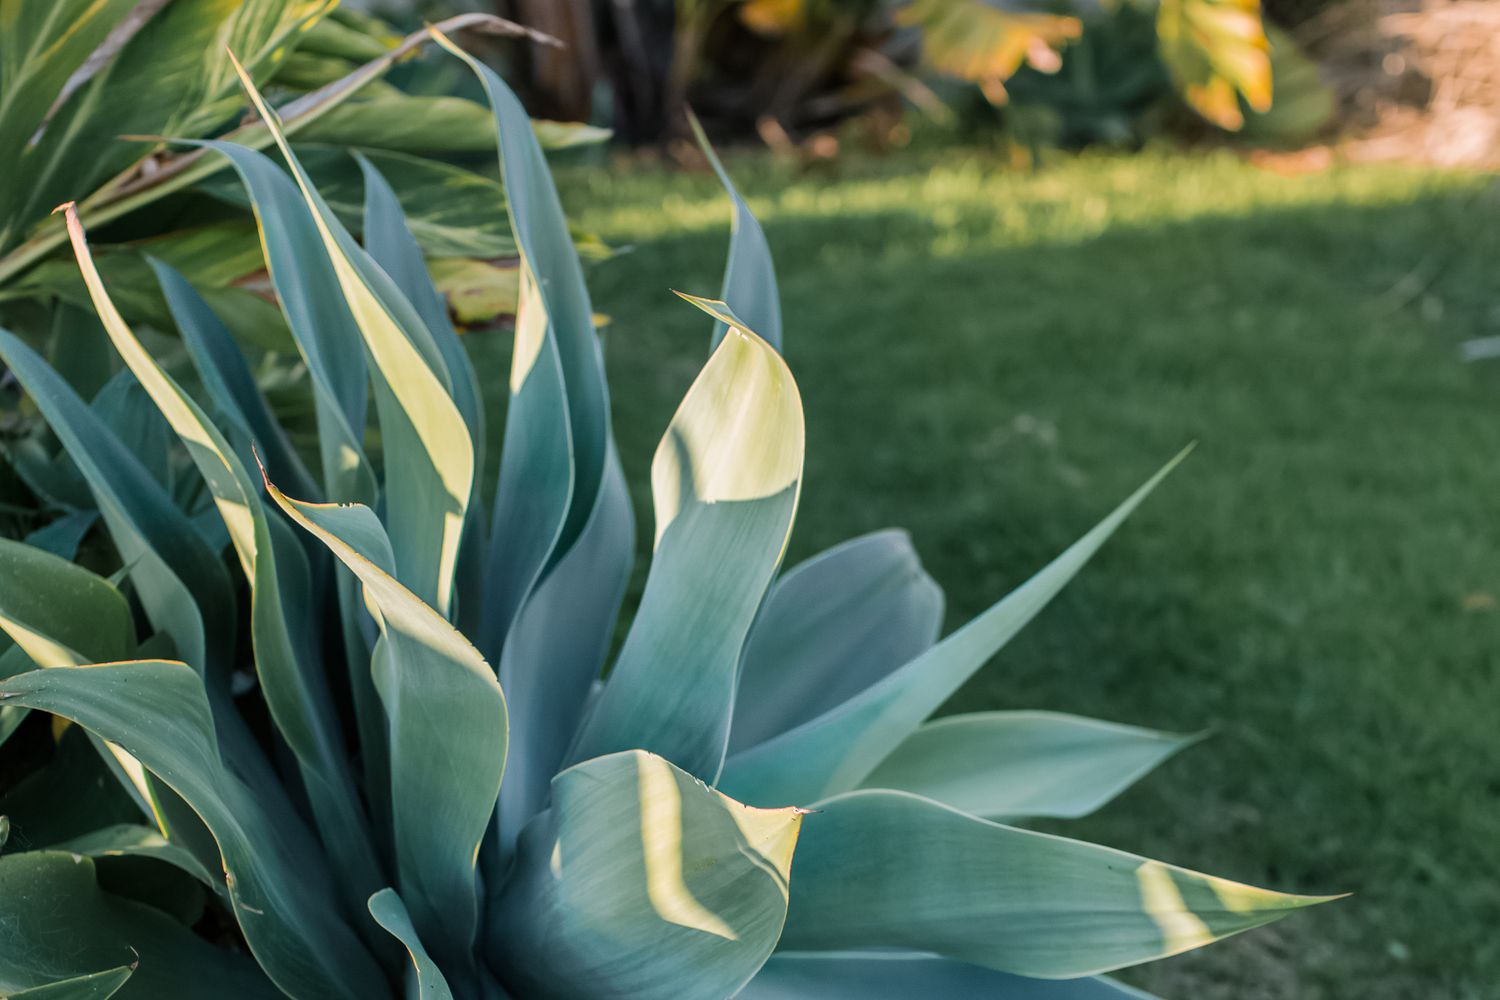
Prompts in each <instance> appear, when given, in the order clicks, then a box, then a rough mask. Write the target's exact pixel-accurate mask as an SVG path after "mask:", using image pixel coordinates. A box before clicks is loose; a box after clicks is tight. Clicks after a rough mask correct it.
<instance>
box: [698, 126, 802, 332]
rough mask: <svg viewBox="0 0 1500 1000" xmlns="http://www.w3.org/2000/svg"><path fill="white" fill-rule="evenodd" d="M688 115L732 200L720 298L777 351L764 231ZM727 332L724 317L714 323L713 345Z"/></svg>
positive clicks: (776, 312) (777, 298) (772, 275)
mask: <svg viewBox="0 0 1500 1000" xmlns="http://www.w3.org/2000/svg"><path fill="white" fill-rule="evenodd" d="M687 116H688V124H689V125H691V126H692V128H693V136H694V138H696V139H697V140H698V146H699V148H701V149H702V150H703V155H704V156H706V157H708V162H709V165H710V166H711V167H713V168H714V173H716V174H718V175H719V183H721V184H723V185H724V190H725V191H727V192H728V193H729V198H730V200H731V201H732V202H734V219H733V221H732V223H731V224H730V229H729V261H728V263H727V264H725V266H724V290H723V291H722V292H721V293H720V295H719V298H721V299H723V300H724V302H725V304H726V305H728V307H729V309H730V311H731V312H733V313H734V314H735V315H737V316H743V317H744V318H745V322H746V323H747V324H749V327H750V329H752V330H754V331H755V332H756V333H758V334H760V335H761V336H762V337H763V338H765V341H766V343H768V344H770V345H771V346H772V347H774V348H776V350H778V351H780V350H781V293H780V292H779V291H778V290H777V288H776V266H775V264H773V263H772V261H771V247H770V244H768V243H767V242H766V234H765V232H764V231H763V230H762V229H761V228H760V223H759V222H757V221H756V218H755V215H754V214H753V213H751V211H750V206H749V205H747V204H745V199H743V198H741V197H740V193H739V191H738V189H736V188H735V186H734V181H732V180H730V178H729V172H728V171H727V170H725V169H724V164H722V163H720V162H719V156H718V154H717V153H715V152H714V148H713V146H711V145H709V142H708V136H707V135H705V134H704V132H703V126H702V125H700V124H698V117H697V116H696V115H694V114H693V113H692V112H691V111H689V112H688V113H687ZM728 331H729V326H728V324H726V323H725V322H724V321H723V320H719V321H718V322H716V323H714V333H713V341H712V345H713V346H714V347H718V346H719V341H721V340H723V339H724V335H725V334H726V333H727V332H728Z"/></svg>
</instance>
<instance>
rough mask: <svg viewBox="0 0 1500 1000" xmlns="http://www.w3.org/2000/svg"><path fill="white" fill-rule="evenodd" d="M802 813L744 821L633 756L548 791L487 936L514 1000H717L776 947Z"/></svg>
mask: <svg viewBox="0 0 1500 1000" xmlns="http://www.w3.org/2000/svg"><path fill="white" fill-rule="evenodd" d="M802 818H803V817H802V813H801V811H800V810H797V809H751V808H749V807H747V806H743V805H741V804H740V803H738V802H735V801H734V800H732V799H730V798H728V797H726V796H724V795H721V794H719V793H718V792H715V791H714V790H713V789H711V788H709V787H707V786H706V785H704V784H703V783H702V782H700V781H698V780H697V779H695V778H693V777H692V776H691V775H689V774H687V773H685V772H683V771H682V770H680V769H678V768H676V767H673V766H672V765H671V764H669V763H668V762H667V761H665V760H663V759H662V758H660V757H657V756H655V755H654V754H649V753H645V752H644V751H640V750H632V751H628V752H625V753H618V754H612V755H610V756H606V757H598V758H595V759H593V760H589V761H585V762H584V763H582V764H578V765H576V766H574V767H572V768H569V769H568V770H566V771H563V772H562V773H561V774H559V775H558V776H557V778H556V779H555V780H554V781H553V785H552V804H551V806H550V808H549V809H548V810H547V811H546V812H544V813H542V814H541V815H540V816H538V817H537V818H536V819H535V820H533V821H532V823H531V824H530V825H529V826H528V827H527V828H526V830H525V832H523V833H522V835H521V841H520V850H519V853H518V856H517V861H516V868H515V872H514V876H513V877H512V879H511V881H510V883H509V885H508V886H507V887H506V890H505V895H504V897H503V898H502V902H501V907H500V910H499V919H498V920H497V922H496V924H495V925H494V926H493V927H492V928H491V931H490V933H491V939H492V942H493V947H494V949H495V950H494V952H493V953H494V954H495V955H497V956H499V957H500V961H501V962H502V963H503V967H502V968H501V969H500V971H501V973H502V978H503V979H504V981H505V983H506V985H507V986H508V987H509V988H510V989H512V990H513V991H514V992H515V993H516V994H517V995H519V996H525V997H543V998H583V997H588V998H591V1000H648V998H654V997H666V996H670V997H673V998H678V1000H722V998H724V997H729V996H733V995H734V994H735V993H736V992H737V991H738V990H739V989H740V988H741V987H743V986H744V985H745V983H746V982H747V981H749V979H750V977H751V976H753V975H754V974H755V972H756V970H757V969H759V968H760V966H761V964H762V963H763V962H765V960H766V958H767V956H769V955H770V954H771V949H772V948H773V947H775V944H776V939H777V937H778V936H779V935H780V933H781V927H782V922H783V920H784V919H785V916H786V906H787V870H788V869H789V868H790V867H791V864H792V853H793V851H794V850H795V849H796V844H797V834H798V831H799V829H800V827H801V825H802Z"/></svg>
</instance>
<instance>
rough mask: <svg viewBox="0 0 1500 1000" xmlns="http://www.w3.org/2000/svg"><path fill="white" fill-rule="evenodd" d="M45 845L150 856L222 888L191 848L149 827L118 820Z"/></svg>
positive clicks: (87, 853)
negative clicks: (184, 847)
mask: <svg viewBox="0 0 1500 1000" xmlns="http://www.w3.org/2000/svg"><path fill="white" fill-rule="evenodd" d="M48 847H49V848H50V849H51V850H55V851H68V852H70V853H73V854H81V855H83V856H84V857H86V858H116V857H135V858H151V859H153V860H156V861H162V862H165V863H166V864H169V865H172V866H173V867H174V868H179V869H181V870H182V871H184V872H187V873H188V874H189V875H191V876H192V877H193V878H195V879H197V880H198V881H199V882H202V883H203V884H204V885H206V886H208V887H209V888H210V889H214V890H216V891H217V890H222V889H223V887H224V883H223V880H222V879H220V878H218V877H215V876H214V875H212V874H210V873H209V870H208V869H207V868H205V867H204V866H203V865H202V864H201V863H200V862H199V861H198V859H197V858H195V857H194V856H193V854H192V852H191V851H188V850H185V849H183V848H182V847H180V846H178V845H177V844H174V843H172V842H171V841H169V840H168V839H167V838H165V837H163V836H162V835H161V834H160V833H158V832H157V831H155V830H153V829H151V828H150V827H149V826H138V825H135V824H130V823H118V824H115V825H114V826H106V827H104V828H102V829H99V830H94V831H91V832H89V833H86V834H83V835H82V836H78V837H73V838H72V839H70V840H64V841H61V842H60V843H56V844H49V845H48Z"/></svg>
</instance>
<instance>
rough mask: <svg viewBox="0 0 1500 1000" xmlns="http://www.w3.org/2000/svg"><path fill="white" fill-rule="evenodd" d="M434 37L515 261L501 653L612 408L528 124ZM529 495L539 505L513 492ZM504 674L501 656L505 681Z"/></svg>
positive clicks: (589, 499)
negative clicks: (477, 111) (494, 138)
mask: <svg viewBox="0 0 1500 1000" xmlns="http://www.w3.org/2000/svg"><path fill="white" fill-rule="evenodd" d="M433 34H434V37H436V38H437V40H438V42H439V44H441V45H442V46H443V47H444V48H446V49H448V50H449V51H450V52H452V53H453V54H455V55H457V56H458V57H459V58H461V59H463V60H464V61H465V62H466V63H467V64H468V65H469V67H470V68H471V69H472V70H473V71H474V73H475V74H476V75H477V76H478V78H479V81H480V83H481V84H482V85H483V87H484V89H485V93H486V95H487V96H488V98H489V102H490V106H491V108H492V110H493V112H494V120H495V131H496V134H497V135H498V136H499V140H500V147H499V149H500V165H501V175H502V177H503V178H504V183H505V196H506V201H507V204H508V206H509V208H510V220H511V228H512V231H513V233H514V235H515V241H516V246H517V248H518V250H519V252H520V256H521V294H520V304H519V306H518V308H517V316H516V347H515V358H514V361H513V363H512V369H511V378H510V383H511V396H512V399H511V402H510V406H509V407H508V408H507V411H506V429H505V446H504V449H503V452H502V457H501V466H500V481H499V484H498V486H497V490H496V500H495V512H494V522H493V523H494V528H493V531H492V538H491V560H490V566H491V571H490V574H489V576H490V585H489V588H488V589H489V600H490V604H491V616H490V617H491V620H492V621H494V622H495V631H493V632H491V633H490V634H489V635H486V636H482V637H481V643H480V644H481V646H482V647H483V648H485V649H487V650H492V651H497V650H499V649H501V648H502V644H503V642H504V638H505V633H506V631H508V630H509V628H510V625H511V623H512V621H513V620H514V617H515V615H516V614H517V613H519V611H520V608H521V606H522V604H523V603H524V602H525V599H526V597H527V595H528V594H529V593H530V591H531V590H532V588H533V587H535V585H536V583H537V581H538V579H539V577H540V575H541V574H542V573H543V572H545V571H546V570H547V569H550V568H551V567H552V566H554V565H556V563H557V561H558V560H559V559H561V558H562V556H563V555H564V554H565V553H566V552H567V551H568V550H569V549H570V548H571V547H572V546H573V544H574V542H575V541H576V540H577V538H578V536H579V534H580V533H581V532H582V530H583V526H584V524H585V523H586V522H587V521H588V520H589V519H590V518H591V517H592V515H593V510H594V507H595V505H596V503H597V502H598V497H599V493H600V487H601V483H602V482H603V478H604V467H605V464H606V460H607V459H606V456H607V452H608V448H609V441H610V429H609V400H608V396H607V393H606V389H605V386H604V372H603V364H602V361H601V359H600V354H599V343H598V338H597V337H596V336H595V333H594V322H593V307H592V306H591V305H590V303H589V295H588V289H587V287H586V286H585V285H584V282H583V268H582V265H580V263H579V261H578V254H577V251H576V250H575V249H574V247H573V241H572V239H571V237H570V235H569V232H568V225H567V219H566V217H565V216H564V215H563V211H562V205H561V203H560V202H559V201H558V197H557V189H556V187H555V186H554V184H553V183H552V177H551V174H550V173H549V172H548V170H547V161H546V158H545V157H544V156H543V155H542V151H541V148H540V147H539V146H538V145H537V141H536V136H535V134H534V133H533V131H532V128H531V120H530V119H529V118H528V117H527V116H526V112H525V109H524V108H522V107H521V103H520V101H518V100H517V99H516V96H515V94H514V93H512V92H511V90H510V88H509V87H507V86H506V85H505V83H504V82H503V81H502V80H500V78H499V77H498V76H496V75H495V74H494V73H493V72H492V71H491V70H490V69H489V68H488V67H486V66H484V65H483V64H482V63H480V62H479V61H478V60H476V59H474V58H473V57H472V56H470V55H469V54H468V53H467V52H464V51H463V50H462V49H461V48H459V47H458V46H456V45H454V44H453V42H452V41H450V40H449V39H448V38H446V37H445V36H443V35H442V34H441V33H440V32H438V31H436V30H434V31H433ZM513 425H515V429H513ZM570 456H571V457H570ZM530 493H534V494H535V495H536V499H534V500H529V499H528V498H527V497H526V496H524V495H521V494H530ZM509 669H511V667H510V666H509V665H507V663H506V661H505V658H504V657H503V656H502V658H501V680H502V683H505V682H507V681H508V677H507V676H506V674H507V671H508V670H509ZM526 686H527V687H528V688H529V687H530V686H531V685H526ZM517 716H518V718H524V717H525V716H526V713H525V712H523V711H518V712H517Z"/></svg>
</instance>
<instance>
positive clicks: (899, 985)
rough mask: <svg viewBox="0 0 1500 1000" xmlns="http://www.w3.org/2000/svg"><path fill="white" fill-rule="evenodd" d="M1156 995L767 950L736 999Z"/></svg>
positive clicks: (1096, 981)
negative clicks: (768, 956) (765, 958)
mask: <svg viewBox="0 0 1500 1000" xmlns="http://www.w3.org/2000/svg"><path fill="white" fill-rule="evenodd" d="M911 997H945V998H952V1000H970V998H973V1000H979V998H983V1000H1155V998H1154V997H1152V996H1151V995H1150V994H1148V993H1143V992H1141V991H1140V990H1135V989H1131V988H1130V987H1128V986H1125V985H1123V984H1121V983H1116V982H1114V981H1112V980H1109V979H1104V978H1102V977H1093V978H1088V979H1064V980H1055V979H1028V978H1027V977H1025V976H1013V975H1011V974H1010V973H1008V972H996V971H995V970H994V969H986V968H984V967H983V966H978V965H969V964H968V963H966V962H954V961H951V960H949V959H945V958H933V957H931V956H929V955H903V954H899V953H897V954H890V953H869V952H866V953H863V954H860V953H852V952H851V953H849V954H812V953H806V954H797V953H792V952H787V953H782V954H777V955H772V956H771V960H770V961H769V962H767V963H766V964H765V967H764V968H762V969H761V970H760V972H759V973H757V974H756V976H755V978H754V979H752V980H751V981H750V985H749V986H747V987H745V989H744V990H742V991H741V992H740V994H739V996H738V997H737V1000H909V998H911Z"/></svg>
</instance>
